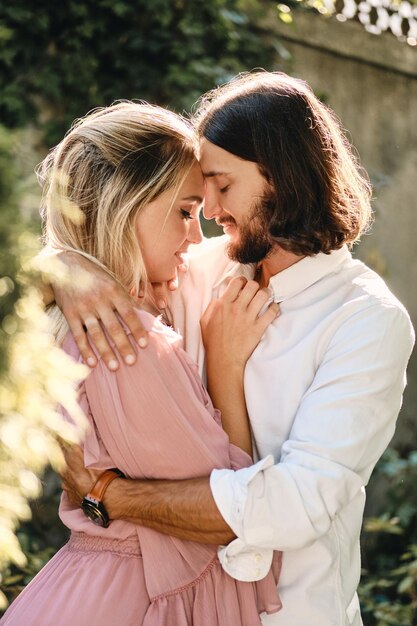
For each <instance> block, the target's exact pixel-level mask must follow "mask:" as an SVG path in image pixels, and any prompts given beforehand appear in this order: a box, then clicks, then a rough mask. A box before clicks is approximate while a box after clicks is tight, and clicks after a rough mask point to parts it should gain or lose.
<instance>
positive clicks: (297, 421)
mask: <svg viewBox="0 0 417 626" xmlns="http://www.w3.org/2000/svg"><path fill="white" fill-rule="evenodd" d="M41 173H42V178H43V184H44V200H43V219H44V225H45V241H46V244H47V245H48V246H49V247H50V248H52V249H54V250H55V251H57V253H59V254H60V255H61V257H62V258H63V260H64V262H65V263H67V264H68V266H69V267H70V268H71V267H74V266H76V267H78V268H79V267H82V268H83V269H84V270H85V271H87V272H89V273H90V274H91V275H92V276H93V281H90V285H91V287H90V288H89V290H88V291H87V292H86V291H85V290H83V289H82V287H80V286H77V285H71V286H66V287H65V288H63V287H59V286H55V287H54V295H53V296H51V305H50V311H51V319H52V320H53V324H54V332H55V336H56V338H57V341H58V342H59V343H61V344H62V346H63V348H64V349H65V350H66V351H67V352H68V353H69V354H71V355H72V356H73V357H74V359H78V360H83V361H84V362H85V363H87V364H88V365H89V366H90V367H91V372H90V374H89V376H88V377H87V378H86V380H85V381H84V382H83V383H82V384H80V388H79V402H80V404H81V406H82V407H83V409H84V412H85V414H86V415H87V418H88V422H89V428H88V431H87V434H86V436H85V441H84V444H83V449H82V450H77V449H75V450H72V451H71V452H70V453H69V454H68V457H67V461H68V471H67V473H66V475H65V491H64V493H63V496H62V500H61V505H60V516H61V518H62V520H63V521H64V523H65V524H66V525H67V526H68V527H69V528H70V529H71V536H70V540H69V542H68V543H67V544H66V545H65V546H64V547H63V548H62V549H61V550H60V551H59V552H58V553H57V554H56V555H55V557H54V558H53V559H52V560H51V561H50V562H49V563H48V564H47V565H46V566H45V568H44V569H43V570H42V571H41V572H40V573H39V574H38V575H37V577H35V579H34V580H33V581H32V582H31V583H30V584H29V585H28V587H27V588H26V589H25V590H24V591H23V592H22V594H21V595H20V596H19V597H18V598H17V600H16V601H15V602H14V603H13V604H12V606H11V607H10V608H9V610H8V611H7V612H6V614H5V616H4V617H3V619H2V620H1V622H0V623H1V624H2V626H6V625H7V626H18V625H22V626H23V625H25V626H52V625H55V624H59V625H60V626H69V625H70V624H72V623H76V624H77V625H78V626H87V624H89V625H91V624H100V625H104V626H110V625H112V626H113V625H114V624H120V626H131V625H132V626H133V625H139V624H143V625H145V626H174V625H175V626H189V625H194V626H255V625H256V624H261V623H262V624H265V625H275V626H280V625H282V626H304V625H305V624H309V626H335V625H337V626H345V625H346V626H347V625H348V624H353V625H354V626H359V625H360V624H361V623H362V622H361V617H360V610H359V603H358V599H357V595H356V588H357V585H358V582H359V576H360V552H359V534H360V528H361V522H362V516H363V507H364V501H365V486H366V484H367V483H368V481H369V477H370V475H371V472H372V470H373V468H374V466H375V464H376V462H377V460H378V459H379V457H380V456H381V454H382V452H383V451H384V449H385V448H386V446H387V445H388V443H389V441H390V439H391V437H392V435H393V432H394V428H395V421H396V418H397V415H398V411H399V409H400V405H401V396H402V392H403V388H404V383H405V368H406V365H407V361H408V358H409V355H410V352H411V349H412V345H413V340H414V335H413V330H412V327H411V324H410V320H409V317H408V315H407V313H406V311H405V309H404V307H403V306H402V305H401V304H400V303H399V302H398V300H396V299H395V297H394V296H393V295H392V294H391V293H390V291H389V290H388V288H387V287H386V285H385V284H384V282H383V281H382V279H381V278H380V277H378V276H377V275H376V274H375V273H374V272H373V271H371V270H370V269H369V268H367V267H366V266H365V265H364V264H363V263H361V262H359V261H357V260H353V259H352V257H351V253H350V251H349V248H350V247H351V245H352V244H353V243H354V242H355V241H357V240H358V239H359V237H360V235H361V234H362V233H363V232H364V230H365V229H366V227H367V226H368V224H369V221H370V195H371V190H370V186H369V184H368V181H367V178H366V175H365V173H364V172H363V171H362V170H361V168H360V166H359V165H358V163H357V161H356V159H355V157H354V156H353V153H352V149H351V147H350V146H349V144H348V142H347V140H346V138H345V137H344V135H343V132H342V131H341V129H340V126H339V124H338V122H337V121H336V119H335V117H334V115H333V114H332V112H331V111H330V110H329V109H328V108H326V107H325V106H324V105H323V104H322V103H320V102H319V101H318V100H317V98H316V97H315V96H314V95H313V93H312V91H311V90H310V89H309V87H308V86H307V85H306V84H305V83H304V82H302V81H300V80H297V79H293V78H290V77H288V76H286V75H284V74H281V73H267V72H256V73H251V74H247V75H243V76H241V77H239V78H237V79H235V80H234V81H232V82H231V83H229V84H227V85H225V86H223V87H221V88H219V89H217V90H215V91H214V92H212V93H210V94H208V95H207V96H206V97H204V98H203V99H202V100H201V103H200V106H199V108H198V110H197V112H196V115H195V118H194V120H192V124H191V123H190V122H189V121H187V120H184V119H182V118H180V117H179V116H177V115H175V114H174V113H171V112H168V111H165V110H164V109H161V108H159V107H154V106H150V105H147V104H135V103H128V102H124V103H120V104H116V105H113V106H111V107H108V108H105V109H101V110H97V111H95V112H93V113H91V114H89V115H87V116H86V117H85V118H83V119H82V120H80V121H79V122H78V123H77V124H76V125H74V126H73V127H72V129H71V130H70V131H69V133H68V134H67V135H66V137H65V138H64V139H63V141H62V142H61V143H60V144H59V145H58V146H57V147H56V148H55V149H54V150H53V151H52V152H51V153H50V155H49V156H48V157H47V158H46V160H45V161H44V164H43V169H42V172H41ZM62 206H65V207H68V206H71V207H72V208H73V209H74V211H75V212H76V215H77V219H76V220H74V219H72V218H71V215H70V214H69V213H68V211H62V210H61V208H60V207H62ZM202 208H203V212H204V215H205V217H206V218H208V219H215V220H216V222H217V223H218V224H220V225H222V226H223V229H224V231H225V236H224V237H218V238H214V239H211V240H205V241H203V236H202V233H201V230H200V225H199V213H200V211H201V209H202ZM191 244H192V247H191V248H190V249H189V246H191ZM187 257H188V261H187ZM186 261H187V263H188V269H187V271H186V272H184V273H181V274H180V276H179V277H178V271H179V269H180V267H181V266H183V265H184V264H185V262H186ZM177 283H178V284H177ZM164 284H171V287H172V285H173V284H174V286H175V287H177V288H176V289H174V290H172V291H171V292H170V294H169V297H166V301H165V302H161V297H162V296H161V293H162V292H161V285H164ZM132 296H133V298H132ZM138 298H139V300H140V302H141V306H140V310H139V311H138V310H137V308H136V306H135V303H136V302H137V299H138ZM164 298H165V296H164ZM55 300H56V302H57V303H58V304H59V306H60V308H58V306H57V305H55V304H54V302H55ZM61 311H62V312H61ZM64 315H65V316H66V318H67V321H66V319H65V317H64ZM178 333H179V334H178ZM139 346H141V347H139ZM184 350H186V351H184ZM202 379H203V380H204V382H205V383H206V384H207V389H208V391H209V393H208V392H207V391H206V388H205V386H204V385H203V382H202ZM63 418H64V419H66V418H67V416H66V415H65V412H64V411H63Z"/></svg>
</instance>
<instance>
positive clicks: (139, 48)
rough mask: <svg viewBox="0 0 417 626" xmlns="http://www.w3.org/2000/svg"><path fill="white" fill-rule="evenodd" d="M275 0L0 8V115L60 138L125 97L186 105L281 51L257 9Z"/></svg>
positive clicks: (25, 3) (48, 1) (137, 0)
mask: <svg viewBox="0 0 417 626" xmlns="http://www.w3.org/2000/svg"><path fill="white" fill-rule="evenodd" d="M273 5H275V3H272V2H271V0H250V1H248V0H246V1H242V0H210V2H207V1H206V0H192V1H191V0H153V1H152V2H148V0H95V1H94V2H92V1H87V2H86V1H85V0H68V1H67V2H63V3H56V2H54V0H39V2H36V3H35V4H34V3H33V2H30V1H29V0H14V2H12V3H2V7H1V9H0V44H1V43H3V45H0V114H1V117H2V119H3V120H4V123H6V125H7V126H9V127H18V126H24V125H26V124H28V123H40V124H41V125H42V126H43V128H44V129H45V131H46V133H47V137H48V142H53V143H55V142H56V141H58V140H59V139H60V138H61V136H62V135H63V133H64V132H65V131H66V130H67V128H68V127H69V125H70V123H71V122H72V121H73V119H74V118H76V117H79V116H81V115H84V114H85V113H86V112H87V111H88V110H89V109H91V108H94V107H96V106H104V105H108V104H110V103H111V102H112V101H113V100H115V99H120V98H129V99H132V98H140V99H146V100H149V101H152V102H157V103H158V104H161V105H166V106H170V107H174V108H175V109H177V110H182V109H188V108H189V107H190V106H191V105H192V103H193V102H194V101H195V100H196V99H197V98H198V96H199V95H200V94H201V93H203V92H204V91H206V90H208V89H210V88H212V87H213V86H215V85H216V84H218V83H220V82H224V81H225V80H227V79H229V78H230V77H231V76H233V75H235V74H236V73H238V72H239V71H242V70H247V69H251V68H252V67H260V66H263V67H266V68H270V67H271V65H272V64H273V59H274V57H275V56H276V50H275V48H274V46H273V45H272V42H271V41H269V40H268V37H267V33H266V32H265V31H264V30H263V29H262V28H261V27H259V26H257V21H256V18H257V16H259V15H260V14H262V13H263V12H264V11H265V10H266V9H268V8H270V7H271V6H273Z"/></svg>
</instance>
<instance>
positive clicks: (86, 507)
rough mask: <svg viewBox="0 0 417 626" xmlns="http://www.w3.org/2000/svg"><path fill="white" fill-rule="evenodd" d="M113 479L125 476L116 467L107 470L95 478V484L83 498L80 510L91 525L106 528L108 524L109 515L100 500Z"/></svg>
mask: <svg viewBox="0 0 417 626" xmlns="http://www.w3.org/2000/svg"><path fill="white" fill-rule="evenodd" d="M115 478H125V475H124V474H123V473H122V472H121V471H120V470H118V469H117V468H116V467H114V468H112V469H108V470H106V471H105V472H103V473H102V474H100V476H99V477H98V478H97V480H96V482H95V483H94V485H93V486H92V488H91V489H90V491H89V492H88V493H87V495H86V496H85V497H84V498H83V501H82V503H81V508H82V510H83V511H84V513H85V515H86V516H87V517H88V519H89V520H91V521H92V522H93V524H97V526H101V527H102V528H107V526H108V525H109V524H110V518H109V514H108V513H107V511H106V507H105V506H104V504H103V502H102V499H103V496H104V492H105V491H106V489H107V487H108V486H109V485H110V483H111V482H112V480H114V479H115Z"/></svg>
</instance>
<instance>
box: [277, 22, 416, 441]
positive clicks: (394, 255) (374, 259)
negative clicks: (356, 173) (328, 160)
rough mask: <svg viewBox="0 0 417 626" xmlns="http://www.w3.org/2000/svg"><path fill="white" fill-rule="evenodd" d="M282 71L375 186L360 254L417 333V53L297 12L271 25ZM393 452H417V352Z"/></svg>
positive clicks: (353, 25)
mask: <svg viewBox="0 0 417 626" xmlns="http://www.w3.org/2000/svg"><path fill="white" fill-rule="evenodd" d="M266 21H267V22H268V25H269V26H271V25H272V26H273V28H274V29H275V30H276V33H277V42H278V43H279V45H278V47H281V48H282V47H284V48H285V49H286V52H287V55H286V56H287V58H286V59H284V60H283V58H282V55H281V56H280V57H279V58H278V57H277V67H276V69H281V70H284V71H286V72H288V73H290V74H291V75H292V76H296V77H300V78H303V79H304V80H306V81H307V82H308V83H309V84H310V85H311V86H312V88H313V89H314V91H315V93H316V94H317V95H318V96H319V97H320V98H321V99H323V100H324V101H325V102H326V103H327V104H328V105H329V106H330V107H331V108H332V109H333V110H334V111H335V112H336V114H337V115H338V117H339V118H340V119H341V120H342V123H343V126H344V128H346V129H348V131H349V133H348V134H349V136H350V139H351V140H352V142H353V144H354V146H355V147H356V149H357V151H358V152H359V155H360V159H361V162H362V164H363V165H364V166H365V168H366V169H367V171H368V172H369V174H370V176H371V179H372V182H373V185H374V195H375V200H374V210H375V223H374V226H373V228H372V231H371V233H370V234H369V235H367V236H365V237H364V238H363V240H362V242H361V244H360V245H359V246H357V247H356V248H355V254H356V256H358V257H359V258H361V259H362V260H364V261H365V262H366V263H367V264H368V265H370V266H371V267H373V268H374V269H376V270H377V271H378V272H379V273H380V274H382V275H383V276H384V277H385V279H386V281H387V283H388V285H389V286H390V288H391V289H392V291H393V292H394V293H395V294H396V295H397V297H398V298H399V299H400V300H401V301H402V302H403V303H404V304H405V306H406V307H407V309H408V310H409V312H410V315H411V317H412V319H413V323H414V326H415V328H417V243H416V239H417V48H416V47H412V46H408V45H407V44H406V43H402V42H400V41H398V40H397V39H396V38H395V37H393V36H392V35H391V34H388V33H385V34H382V35H372V34H370V33H369V32H367V31H366V30H364V28H363V27H362V26H361V25H360V24H358V23H357V22H349V21H348V22H344V23H341V22H338V21H337V20H336V19H334V18H328V19H325V18H323V17H322V16H320V15H316V14H314V13H311V12H301V11H299V12H297V13H296V15H295V20H294V22H293V24H289V25H287V24H284V23H282V22H279V21H277V19H276V15H273V14H271V15H270V16H268V17H266ZM394 444H395V445H397V446H399V447H406V448H410V447H414V448H415V447H417V351H415V352H414V355H413V356H412V359H411V363H410V367H409V372H408V387H407V391H406V394H405V398H404V405H403V409H402V412H401V417H400V421H399V426H398V429H397V435H396V437H395V440H394Z"/></svg>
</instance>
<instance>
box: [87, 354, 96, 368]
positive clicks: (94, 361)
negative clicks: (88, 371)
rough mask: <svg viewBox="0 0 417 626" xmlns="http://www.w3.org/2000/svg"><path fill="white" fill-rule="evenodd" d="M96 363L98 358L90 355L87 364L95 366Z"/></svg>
mask: <svg viewBox="0 0 417 626" xmlns="http://www.w3.org/2000/svg"><path fill="white" fill-rule="evenodd" d="M95 364H96V360H95V358H94V357H92V356H89V357H88V359H87V365H89V366H90V367H94V366H95Z"/></svg>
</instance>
